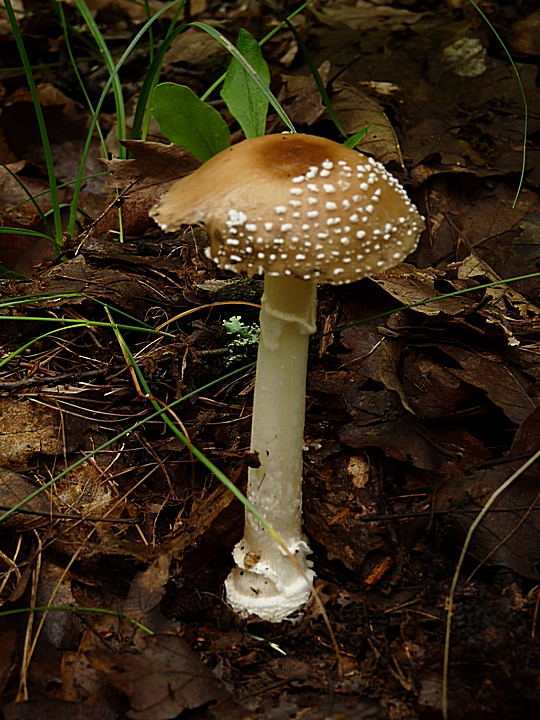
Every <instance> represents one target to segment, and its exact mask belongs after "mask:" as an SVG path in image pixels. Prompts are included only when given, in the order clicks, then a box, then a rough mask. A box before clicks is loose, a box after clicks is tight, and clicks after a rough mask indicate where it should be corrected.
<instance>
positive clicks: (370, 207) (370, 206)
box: [366, 205, 375, 215]
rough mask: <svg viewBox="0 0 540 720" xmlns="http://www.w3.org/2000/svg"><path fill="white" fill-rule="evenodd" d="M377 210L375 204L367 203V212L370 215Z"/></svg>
mask: <svg viewBox="0 0 540 720" xmlns="http://www.w3.org/2000/svg"><path fill="white" fill-rule="evenodd" d="M374 210H375V208H374V207H373V205H366V212H367V214H368V215H371V213H372V212H373V211H374Z"/></svg>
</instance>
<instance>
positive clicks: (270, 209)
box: [151, 134, 424, 284]
mask: <svg viewBox="0 0 540 720" xmlns="http://www.w3.org/2000/svg"><path fill="white" fill-rule="evenodd" d="M151 215H152V217H153V218H154V219H155V220H156V222H158V224H159V225H160V226H161V228H162V229H163V230H168V231H172V230H177V229H178V228H179V227H180V225H183V224H189V223H194V222H204V223H205V224H206V228H207V231H208V233H209V235H210V241H211V247H210V248H209V251H210V252H209V254H210V256H211V257H212V258H213V259H214V260H215V261H216V262H217V263H218V264H219V265H220V267H221V268H223V269H227V270H234V271H235V272H245V273H247V274H248V275H249V276H251V275H254V274H256V273H263V272H266V273H269V274H270V275H276V276H277V275H289V276H294V277H298V278H302V279H304V280H311V279H318V280H319V281H320V282H327V283H333V284H341V283H347V282H353V281H354V280H358V279H359V278H362V277H366V276H369V275H374V274H377V273H380V272H382V271H383V270H386V269H387V268H390V267H394V266H395V265H398V264H399V263H400V262H401V261H402V260H404V259H405V258H406V257H407V255H409V254H410V253H411V252H412V251H413V250H414V249H415V247H416V245H417V243H418V238H419V235H420V233H421V231H422V229H423V228H424V223H423V219H422V217H421V215H420V214H419V213H418V211H417V209H416V208H415V207H414V205H413V204H412V203H411V201H410V200H409V198H408V197H407V194H406V192H405V190H404V189H403V187H402V186H401V185H400V183H399V182H398V180H396V178H395V177H394V176H393V175H391V174H390V173H389V172H388V171H387V170H386V169H385V168H384V166H383V165H381V164H380V163H378V162H376V161H375V160H373V159H372V158H370V157H367V156H365V155H362V154H361V153H359V152H357V151H356V150H352V149H351V148H348V147H345V146H344V145H340V144H338V143H335V142H333V141H331V140H326V139H324V138H319V137H315V136H313V135H300V134H283V135H266V136H264V137H258V138H253V139H250V140H245V141H244V142H241V143H239V144H238V145H234V146H233V147H230V148H228V149H227V150H223V151H222V152H221V153H219V154H218V155H216V156H215V157H213V158H211V159H210V160H208V162H206V163H204V165H202V166H201V167H200V168H199V169H198V170H195V172H194V173H192V174H191V175H189V176H187V177H185V178H183V179H182V180H179V181H178V182H177V183H176V184H175V185H173V187H172V188H171V189H170V190H169V192H168V193H167V194H166V195H165V196H164V197H163V199H162V200H161V202H160V203H158V205H156V207H155V208H153V210H152V211H151Z"/></svg>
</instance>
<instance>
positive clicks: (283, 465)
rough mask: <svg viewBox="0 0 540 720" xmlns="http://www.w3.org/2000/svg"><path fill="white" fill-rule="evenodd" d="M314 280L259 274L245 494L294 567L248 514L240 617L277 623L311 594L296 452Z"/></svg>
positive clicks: (236, 579) (238, 553)
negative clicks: (251, 463) (253, 456)
mask: <svg viewBox="0 0 540 720" xmlns="http://www.w3.org/2000/svg"><path fill="white" fill-rule="evenodd" d="M316 293H317V284H316V282H315V281H304V280H298V279H295V278H291V277H284V276H281V277H271V276H269V275H268V274H267V275H266V277H265V284H264V295H263V298H262V305H261V317H260V323H261V334H260V340H259V352H258V359H257V375H256V380H255V396H254V402H253V420H252V440H251V450H252V452H256V453H258V456H259V461H260V463H261V465H260V467H259V468H256V469H250V470H249V479H248V490H247V497H248V499H249V501H250V502H251V503H252V504H253V505H254V506H255V507H256V508H257V510H258V511H259V512H260V513H261V515H262V516H263V517H264V518H265V520H267V522H268V523H270V525H271V526H272V527H273V528H274V530H275V531H276V532H277V534H278V535H279V536H280V537H281V539H282V540H283V541H284V542H285V544H286V546H287V548H288V549H289V552H290V553H291V555H293V556H294V557H295V559H296V561H297V562H298V564H299V566H300V567H301V568H302V570H303V574H302V573H300V572H299V571H298V568H297V567H295V565H294V563H293V562H292V561H291V559H290V558H289V557H288V556H287V554H286V553H285V552H284V550H283V549H282V548H281V547H280V546H279V544H278V543H277V542H276V541H275V540H274V538H272V536H271V535H270V534H269V533H268V532H267V531H266V530H264V528H263V527H262V526H261V524H260V522H259V521H258V520H256V519H255V518H254V517H253V515H251V513H249V512H246V524H245V530H244V538H243V539H242V540H241V541H240V542H239V543H238V545H237V546H236V547H235V549H234V552H233V555H234V559H235V561H236V564H237V567H236V568H234V569H233V571H232V572H231V574H230V575H229V577H228V578H227V581H226V590H227V600H228V602H229V603H230V605H231V606H232V607H233V609H234V610H235V611H236V612H237V613H239V614H241V615H244V616H246V615H248V614H251V615H257V616H258V617H260V618H262V619H264V620H270V621H272V622H280V621H281V620H283V619H284V618H285V617H287V616H288V615H290V614H291V613H293V612H294V611H295V610H298V609H299V608H301V607H302V605H304V604H305V603H306V602H307V600H308V599H309V595H310V585H309V582H308V579H309V581H311V580H312V578H313V577H314V573H313V571H312V570H311V569H310V566H311V563H310V561H308V560H307V559H306V556H307V555H308V554H309V553H310V549H309V547H308V545H307V543H306V541H305V538H304V536H303V535H302V450H303V446H304V418H305V404H306V373H307V357H308V344H309V336H310V334H311V333H313V332H314V331H315V314H316V304H317V299H316Z"/></svg>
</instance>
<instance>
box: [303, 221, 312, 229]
mask: <svg viewBox="0 0 540 720" xmlns="http://www.w3.org/2000/svg"><path fill="white" fill-rule="evenodd" d="M310 228H311V225H310V224H309V223H304V224H303V225H302V230H304V231H306V230H309V229H310Z"/></svg>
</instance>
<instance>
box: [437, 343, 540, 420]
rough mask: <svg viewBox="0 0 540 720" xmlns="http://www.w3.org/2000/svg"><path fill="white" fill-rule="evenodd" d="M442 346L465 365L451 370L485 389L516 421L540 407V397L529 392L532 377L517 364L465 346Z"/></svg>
mask: <svg viewBox="0 0 540 720" xmlns="http://www.w3.org/2000/svg"><path fill="white" fill-rule="evenodd" d="M438 347H439V348H440V349H441V350H444V352H445V353H446V354H447V355H450V357H451V358H453V359H454V360H455V361H456V362H458V363H459V364H460V365H461V369H456V368H449V371H450V372H451V373H453V374H454V375H456V376H457V377H459V378H461V379H462V380H465V382H468V383H469V384H470V385H473V386H474V387H477V388H480V389H481V390H484V391H485V393H486V395H487V396H488V397H489V399H490V400H491V402H492V403H493V404H494V405H497V407H500V408H501V410H502V411H503V412H504V414H505V415H506V416H507V417H508V418H509V419H510V420H512V422H515V423H516V424H518V425H521V423H522V422H523V421H524V420H525V418H527V417H528V416H529V415H530V414H531V413H532V411H533V410H534V409H535V408H536V407H537V405H538V400H537V399H536V398H535V397H533V396H531V395H530V394H529V393H528V385H529V381H528V380H527V378H526V377H525V376H524V375H523V374H522V373H521V372H520V371H519V370H518V369H517V368H515V367H512V366H510V365H509V364H507V363H505V362H502V361H501V362H497V361H496V359H495V358H494V357H491V358H489V357H486V356H485V355H482V354H480V353H474V352H470V351H469V350H464V349H462V348H457V347H452V346H449V345H438Z"/></svg>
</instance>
